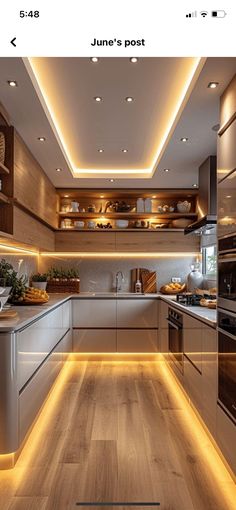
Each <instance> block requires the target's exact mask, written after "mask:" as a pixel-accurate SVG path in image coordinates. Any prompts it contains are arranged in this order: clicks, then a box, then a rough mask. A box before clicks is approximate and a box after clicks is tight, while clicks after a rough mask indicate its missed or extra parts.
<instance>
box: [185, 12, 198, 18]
mask: <svg viewBox="0 0 236 510" xmlns="http://www.w3.org/2000/svg"><path fill="white" fill-rule="evenodd" d="M196 17H197V11H193V12H189V13H188V14H186V18H196Z"/></svg>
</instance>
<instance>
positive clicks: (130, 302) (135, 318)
mask: <svg viewBox="0 0 236 510" xmlns="http://www.w3.org/2000/svg"><path fill="white" fill-rule="evenodd" d="M157 325H158V310H157V300H154V299H142V298H135V299H118V300H117V327H118V328H135V329H136V328H156V327H157Z"/></svg>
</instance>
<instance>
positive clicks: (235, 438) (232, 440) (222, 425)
mask: <svg viewBox="0 0 236 510" xmlns="http://www.w3.org/2000/svg"><path fill="white" fill-rule="evenodd" d="M216 413H217V414H216V423H217V425H216V428H217V437H216V440H217V443H218V444H219V447H220V449H221V450H222V453H223V455H224V456H225V458H226V460H227V462H228V463H229V465H230V467H231V469H232V470H233V471H234V473H236V454H235V444H236V426H235V424H234V423H233V422H232V421H231V420H230V418H228V416H227V415H226V414H225V412H224V411H223V409H221V407H220V406H219V405H217V411H216Z"/></svg>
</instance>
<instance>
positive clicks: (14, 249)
mask: <svg viewBox="0 0 236 510" xmlns="http://www.w3.org/2000/svg"><path fill="white" fill-rule="evenodd" d="M1 248H3V249H4V250H9V251H10V252H18V253H25V254H26V255H39V252H38V251H34V250H27V249H26V248H19V247H17V246H9V245H8V244H2V243H0V250H1ZM4 255H8V253H4ZM10 255H11V254H10Z"/></svg>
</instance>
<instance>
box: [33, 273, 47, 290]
mask: <svg viewBox="0 0 236 510" xmlns="http://www.w3.org/2000/svg"><path fill="white" fill-rule="evenodd" d="M47 279H48V275H47V273H35V274H33V275H32V276H31V283H32V287H35V288H36V289H41V290H46V287H47Z"/></svg>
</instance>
